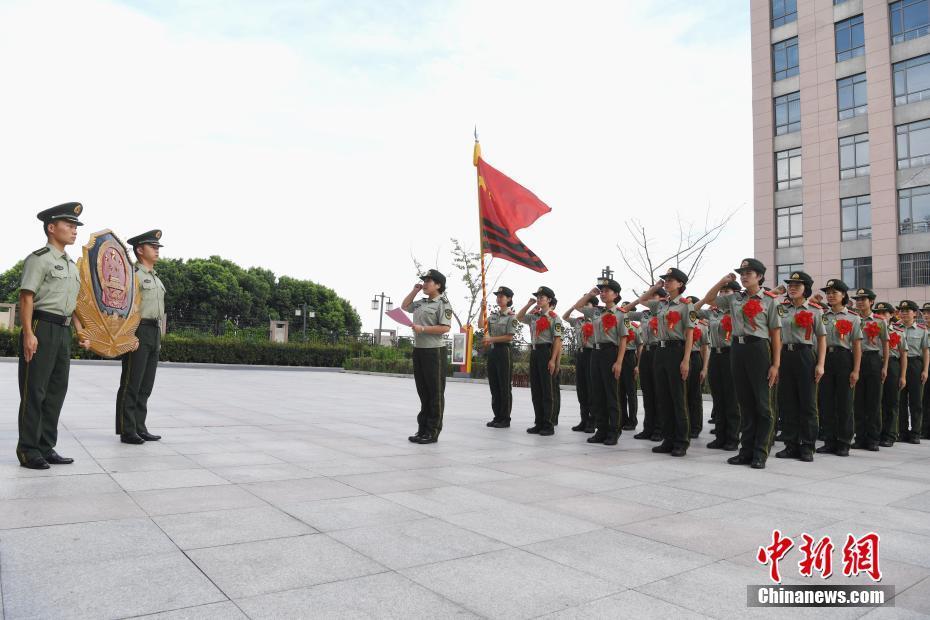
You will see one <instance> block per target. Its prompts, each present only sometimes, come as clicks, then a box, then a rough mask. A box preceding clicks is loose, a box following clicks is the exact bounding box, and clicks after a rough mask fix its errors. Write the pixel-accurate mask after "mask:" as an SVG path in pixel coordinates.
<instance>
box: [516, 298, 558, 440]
mask: <svg viewBox="0 0 930 620" xmlns="http://www.w3.org/2000/svg"><path fill="white" fill-rule="evenodd" d="M553 300H555V293H554V292H553V291H552V289H551V288H549V287H548V286H540V287H539V289H538V290H537V291H536V292H535V293H534V294H533V298H531V299H530V300H529V302H527V304H526V305H525V306H523V308H521V309H520V311H519V312H518V313H517V320H518V321H520V322H521V323H524V324H526V325H528V326H529V328H530V347H531V351H530V394H531V396H532V399H533V413H534V416H535V421H534V424H533V426H531V427H530V428H528V429H526V432H527V433H530V434H531V435H543V436H550V435H553V434H555V428H554V426H555V420H554V416H555V411H554V406H555V390H557V389H558V386H557V384H556V382H555V380H554V377H555V374H556V373H557V372H558V370H559V358H560V357H561V355H562V320H561V319H559V315H558V314H556V313H555V312H554V311H553V310H552V309H551V307H550V304H551V303H552V301H553ZM533 305H536V306H538V308H539V313H538V314H527V313H528V311H529V309H530V308H531V307H532V306H533Z"/></svg>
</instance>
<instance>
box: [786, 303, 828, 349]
mask: <svg viewBox="0 0 930 620" xmlns="http://www.w3.org/2000/svg"><path fill="white" fill-rule="evenodd" d="M776 312H777V313H778V316H779V317H781V343H782V344H810V345H816V344H817V337H818V336H826V335H827V328H826V327H825V326H824V322H823V310H822V309H821V308H819V307H818V306H815V305H814V304H812V303H811V302H809V301H807V300H805V301H804V303H803V304H801V305H800V306H797V307H795V305H794V304H793V303H791V302H790V301H784V302H782V303H780V304H778V307H777V308H776ZM808 321H809V322H810V328H808V327H806V326H805V323H807V322H808ZM808 329H809V331H808Z"/></svg>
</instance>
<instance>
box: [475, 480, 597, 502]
mask: <svg viewBox="0 0 930 620" xmlns="http://www.w3.org/2000/svg"><path fill="white" fill-rule="evenodd" d="M469 488H472V489H474V490H476V491H480V492H481V493H487V494H488V495H496V496H497V497H500V498H502V499H506V500H509V501H512V502H519V503H521V504H528V503H532V502H542V501H545V500H549V499H559V498H562V497H571V496H573V495H582V494H584V493H586V491H585V490H584V489H573V488H571V487H566V486H561V485H558V484H554V483H551V482H547V481H545V480H540V479H538V478H512V479H510V480H496V481H494V482H482V483H479V484H472V485H469Z"/></svg>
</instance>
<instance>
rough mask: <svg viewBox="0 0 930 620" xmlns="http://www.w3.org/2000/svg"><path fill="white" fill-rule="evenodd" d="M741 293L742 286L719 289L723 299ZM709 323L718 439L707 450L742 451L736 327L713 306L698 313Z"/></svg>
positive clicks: (710, 379)
mask: <svg viewBox="0 0 930 620" xmlns="http://www.w3.org/2000/svg"><path fill="white" fill-rule="evenodd" d="M739 290H740V286H739V284H737V283H736V282H730V283H729V284H728V285H726V286H724V287H723V288H722V289H720V294H721V295H732V294H734V293H736V292H738V291H739ZM698 315H699V316H704V317H705V318H706V319H707V340H708V342H707V344H708V346H709V349H710V362H709V364H708V368H707V380H708V382H709V383H710V396H711V398H712V399H713V403H714V404H713V417H714V423H715V427H714V429H713V431H711V432H712V433H713V434H715V435H716V436H717V437H716V439H714V440H713V441H711V442H710V443H709V444H707V447H708V448H710V449H711V450H726V451H728V452H733V451H735V450H736V449H737V448H738V447H739V406H738V405H737V404H736V388H735V387H734V386H733V369H732V368H730V348H731V347H730V339H731V335H732V334H731V332H732V330H733V326H732V323H731V319H730V315H729V314H727V313H726V312H724V311H723V310H721V309H720V308H718V307H717V306H715V305H714V306H711V307H710V308H709V309H707V310H700V311H698Z"/></svg>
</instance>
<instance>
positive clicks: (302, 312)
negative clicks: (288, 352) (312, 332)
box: [294, 302, 316, 341]
mask: <svg viewBox="0 0 930 620" xmlns="http://www.w3.org/2000/svg"><path fill="white" fill-rule="evenodd" d="M294 316H300V317H303V320H304V321H303V322H304V326H303V334H304V341H306V340H307V318H308V317H309V318H311V319H312V318H315V317H316V312H314V311H313V310H308V309H307V304H306V302H304V303H302V304H300V307H299V308H297V309H296V310H294Z"/></svg>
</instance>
